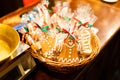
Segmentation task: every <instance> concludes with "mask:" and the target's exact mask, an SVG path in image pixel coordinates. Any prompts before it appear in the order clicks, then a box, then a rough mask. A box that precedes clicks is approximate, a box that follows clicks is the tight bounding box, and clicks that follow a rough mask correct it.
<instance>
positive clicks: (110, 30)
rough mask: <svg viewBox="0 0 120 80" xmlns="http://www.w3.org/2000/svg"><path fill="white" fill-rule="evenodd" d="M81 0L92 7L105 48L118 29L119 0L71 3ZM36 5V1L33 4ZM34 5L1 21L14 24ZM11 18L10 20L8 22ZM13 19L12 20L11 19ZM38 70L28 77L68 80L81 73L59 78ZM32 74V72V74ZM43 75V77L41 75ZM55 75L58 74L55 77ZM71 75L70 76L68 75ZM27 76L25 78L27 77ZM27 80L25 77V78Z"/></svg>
mask: <svg viewBox="0 0 120 80" xmlns="http://www.w3.org/2000/svg"><path fill="white" fill-rule="evenodd" d="M81 1H83V2H85V3H88V4H90V6H91V7H92V9H93V10H94V13H95V15H96V16H97V18H98V19H97V21H96V22H95V24H94V26H95V27H96V28H98V29H99V32H98V33H97V35H98V37H99V39H100V43H101V50H102V49H103V48H105V46H106V45H107V44H108V43H109V41H110V40H111V39H112V38H113V36H115V34H116V33H117V32H118V31H119V30H120V27H119V26H120V7H119V5H120V1H118V2H117V3H114V4H108V3H103V2H101V1H100V0H76V1H74V2H73V3H72V5H73V6H74V5H76V4H79V3H80V2H81ZM34 5H36V3H35V4H34ZM34 5H32V6H29V7H26V8H23V9H20V10H17V11H15V12H13V13H11V14H9V15H6V16H5V17H3V18H1V19H0V22H1V23H5V24H9V25H11V26H14V25H15V24H12V23H13V22H14V23H16V24H18V22H19V20H20V16H19V15H20V14H21V13H23V12H25V11H27V10H26V9H29V10H30V9H31V8H32V7H33V6H34ZM14 18H16V19H17V20H18V22H15V21H14ZM10 20H11V22H9V21H10ZM12 20H13V21H12ZM38 67H39V69H37V70H39V71H35V73H34V76H32V77H30V76H29V77H30V78H33V79H34V80H42V78H45V77H46V78H47V80H51V79H53V80H60V79H62V80H67V78H66V77H68V76H69V77H68V80H73V79H77V78H78V76H80V75H81V74H82V73H79V74H80V75H79V74H74V76H73V77H72V76H71V75H66V77H65V76H64V78H60V77H63V76H60V74H59V76H58V75H57V74H54V73H53V75H52V74H51V72H49V71H46V70H42V69H43V67H41V66H38ZM87 69H88V67H86V68H85V69H83V71H82V72H84V70H87ZM32 75H33V74H32ZM42 76H44V77H42ZM56 76H58V77H57V78H56ZM70 76H71V77H70ZM75 76H77V78H75ZM29 77H27V78H29ZM26 80H27V79H26Z"/></svg>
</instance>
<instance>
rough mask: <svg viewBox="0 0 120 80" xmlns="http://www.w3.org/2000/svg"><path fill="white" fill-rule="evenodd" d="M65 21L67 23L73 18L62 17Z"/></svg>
mask: <svg viewBox="0 0 120 80" xmlns="http://www.w3.org/2000/svg"><path fill="white" fill-rule="evenodd" d="M62 18H63V19H64V20H66V21H70V20H71V18H69V17H67V16H63V17H62Z"/></svg>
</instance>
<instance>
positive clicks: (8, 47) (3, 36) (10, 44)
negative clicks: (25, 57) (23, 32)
mask: <svg viewBox="0 0 120 80" xmlns="http://www.w3.org/2000/svg"><path fill="white" fill-rule="evenodd" d="M19 42H20V37H19V34H18V32H17V31H16V30H14V29H13V28H12V27H10V26H8V25H5V24H0V62H2V61H4V60H6V59H8V58H9V57H10V56H11V55H12V54H13V53H14V52H15V51H16V49H17V48H18V45H19Z"/></svg>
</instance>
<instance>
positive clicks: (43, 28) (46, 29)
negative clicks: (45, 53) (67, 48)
mask: <svg viewBox="0 0 120 80" xmlns="http://www.w3.org/2000/svg"><path fill="white" fill-rule="evenodd" d="M48 28H49V26H45V27H42V28H41V30H42V32H46V33H50V31H49V30H48Z"/></svg>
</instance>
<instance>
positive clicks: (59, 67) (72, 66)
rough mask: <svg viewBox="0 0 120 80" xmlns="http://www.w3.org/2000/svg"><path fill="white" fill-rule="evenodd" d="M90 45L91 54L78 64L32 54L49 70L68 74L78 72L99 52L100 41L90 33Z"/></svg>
mask: <svg viewBox="0 0 120 80" xmlns="http://www.w3.org/2000/svg"><path fill="white" fill-rule="evenodd" d="M91 45H92V50H93V51H92V53H91V55H90V56H89V57H87V58H85V59H84V60H83V61H81V62H78V63H62V62H56V61H52V60H50V59H47V58H45V57H43V56H41V55H39V54H36V53H32V56H33V57H34V58H37V59H38V60H39V61H40V62H41V63H43V65H45V66H46V67H47V68H48V69H49V70H51V71H55V72H59V73H70V72H73V71H75V70H78V69H80V68H82V67H84V66H85V65H87V64H88V63H89V62H91V61H92V60H93V59H94V58H95V57H96V56H97V55H98V54H99V50H100V41H99V38H98V37H97V35H96V34H93V33H91Z"/></svg>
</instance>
